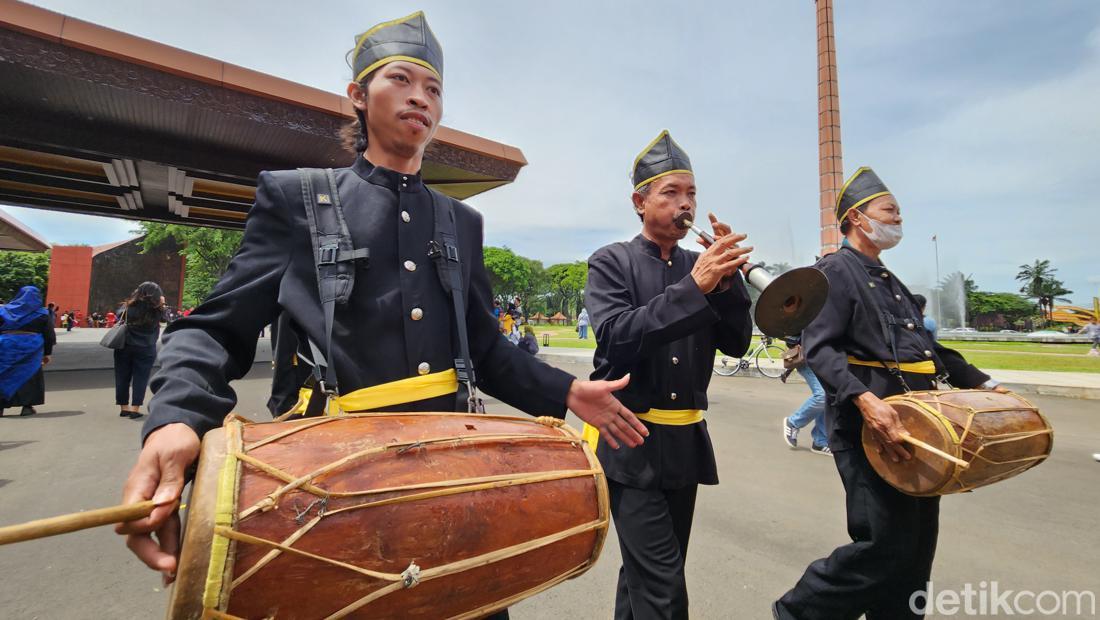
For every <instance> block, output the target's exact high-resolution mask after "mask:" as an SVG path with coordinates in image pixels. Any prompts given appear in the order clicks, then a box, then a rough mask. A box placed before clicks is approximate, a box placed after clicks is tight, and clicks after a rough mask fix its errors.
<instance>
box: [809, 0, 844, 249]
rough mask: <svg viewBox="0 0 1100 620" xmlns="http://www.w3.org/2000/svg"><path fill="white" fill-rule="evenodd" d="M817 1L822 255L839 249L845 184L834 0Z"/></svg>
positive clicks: (818, 130) (819, 218)
mask: <svg viewBox="0 0 1100 620" xmlns="http://www.w3.org/2000/svg"><path fill="white" fill-rule="evenodd" d="M816 3H817V135H818V140H817V142H818V174H819V175H820V188H821V202H820V204H819V205H818V207H819V213H818V216H819V217H818V220H819V223H820V226H821V255H822V256H824V255H826V254H829V253H831V252H834V251H836V250H837V249H839V248H840V240H841V236H840V229H839V227H838V226H837V225H836V215H835V208H836V197H837V193H838V192H839V191H840V188H841V186H842V185H844V164H843V161H842V159H841V152H840V91H839V89H838V86H837V71H836V38H835V37H834V35H833V0H816Z"/></svg>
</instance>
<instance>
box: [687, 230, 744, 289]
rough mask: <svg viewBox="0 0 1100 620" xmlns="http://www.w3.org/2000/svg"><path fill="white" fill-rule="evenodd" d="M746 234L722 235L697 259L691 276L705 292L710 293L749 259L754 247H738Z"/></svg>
mask: <svg viewBox="0 0 1100 620" xmlns="http://www.w3.org/2000/svg"><path fill="white" fill-rule="evenodd" d="M745 239H746V236H745V235H743V234H740V233H730V234H728V235H722V236H721V237H719V238H718V239H716V240H715V241H714V243H712V244H711V245H710V247H708V248H707V249H706V250H704V251H703V253H702V254H700V255H699V259H698V260H696V261H695V266H694V267H692V268H691V277H692V278H694V279H695V284H696V285H697V286H698V287H699V290H700V291H703V294H709V293H710V292H711V291H713V290H714V289H715V287H717V286H718V284H719V283H720V282H721V281H722V279H723V278H728V277H730V276H732V275H733V274H734V273H736V272H737V270H738V269H740V268H741V265H744V264H745V263H746V262H747V261H748V260H749V252H752V247H746V248H742V247H738V246H737V244H738V243H740V242H742V241H744V240H745Z"/></svg>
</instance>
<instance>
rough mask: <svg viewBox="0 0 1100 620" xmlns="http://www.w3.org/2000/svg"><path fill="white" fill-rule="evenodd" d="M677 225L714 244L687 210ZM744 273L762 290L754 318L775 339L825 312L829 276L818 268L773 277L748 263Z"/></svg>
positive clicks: (677, 218) (797, 328) (802, 326)
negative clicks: (823, 310) (822, 311)
mask: <svg viewBox="0 0 1100 620" xmlns="http://www.w3.org/2000/svg"><path fill="white" fill-rule="evenodd" d="M676 225H677V226H679V227H680V228H682V229H684V230H690V231H692V232H693V233H695V234H697V235H699V237H700V238H702V239H703V240H704V241H706V242H707V243H708V244H713V243H714V235H712V234H710V233H708V232H707V231H705V230H703V229H701V228H699V227H698V226H696V225H695V222H693V221H692V220H691V214H689V213H687V212H684V213H681V214H680V215H678V216H677V217H676ZM741 273H742V275H743V276H744V278H745V282H747V283H748V284H749V285H751V286H752V287H753V288H755V289H756V290H758V291H760V297H759V299H757V301H756V311H755V312H754V313H753V320H754V321H755V322H756V326H757V327H758V328H760V331H761V332H763V333H764V335H766V336H771V337H772V338H783V337H785V336H793V335H795V334H798V333H801V332H802V330H803V329H804V328H805V327H806V326H807V325H809V324H810V323H811V322H812V321H813V320H814V318H815V317H816V316H817V314H818V313H819V312H821V308H822V307H824V306H825V299H826V298H827V297H828V296H829V279H828V278H826V277H825V274H824V273H822V272H821V271H820V270H819V269H817V268H816V267H799V268H797V269H792V270H790V271H788V272H786V273H783V274H781V275H779V276H773V275H771V274H770V273H768V271H767V270H766V269H764V268H762V267H761V266H760V265H755V264H753V263H745V264H744V265H743V266H742V267H741Z"/></svg>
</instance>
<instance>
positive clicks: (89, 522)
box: [0, 500, 157, 545]
mask: <svg viewBox="0 0 1100 620" xmlns="http://www.w3.org/2000/svg"><path fill="white" fill-rule="evenodd" d="M156 507H157V504H156V503H155V502H154V501H153V500H146V501H144V502H138V503H136V504H121V505H118V506H111V507H110V508H98V509H96V510H88V511H85V512H74V513H72V514H67V515H61V516H59V517H50V518H48V519H38V520H37V521H28V522H26V523H20V524H19V525H9V526H7V527H0V545H8V544H11V543H17V542H23V541H25V540H34V539H36V538H45V537H47V536H56V535H58V534H68V533H69V532H75V531H77V530H86V529H88V528H92V527H99V526H101V525H110V524H112V523H124V522H126V521H135V520H137V519H143V518H145V517H148V516H149V514H150V513H152V512H153V509H155V508H156Z"/></svg>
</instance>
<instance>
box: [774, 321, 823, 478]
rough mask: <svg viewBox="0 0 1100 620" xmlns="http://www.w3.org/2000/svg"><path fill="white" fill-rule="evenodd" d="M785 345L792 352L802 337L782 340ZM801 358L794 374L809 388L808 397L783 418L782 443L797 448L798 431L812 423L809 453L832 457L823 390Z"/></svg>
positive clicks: (800, 342)
mask: <svg viewBox="0 0 1100 620" xmlns="http://www.w3.org/2000/svg"><path fill="white" fill-rule="evenodd" d="M784 340H785V342H786V343H787V349H788V350H793V349H794V347H801V346H802V336H801V335H799V336H796V337H793V338H786V339H784ZM798 357H801V358H802V359H801V363H796V364H795V367H794V369H795V372H797V373H798V374H799V375H800V376H801V377H802V378H803V379H804V380H805V381H806V385H807V386H809V388H810V397H809V398H807V399H806V400H805V402H803V403H802V405H801V406H799V408H798V409H797V410H795V412H794V413H792V414H791V415H790V417H787V418H783V441H784V442H785V443H786V444H787V446H789V447H791V448H797V447H798V431H799V430H800V429H802V428H803V427H804V426H806V425H807V424H809V423H810V422H813V423H814V427H813V430H811V431H810V435H811V437H812V438H813V443H812V444H811V445H810V452H813V453H814V454H822V455H824V456H832V455H833V451H832V450H830V449H829V433H828V431H827V430H826V429H825V388H823V387H821V382H820V381H818V380H817V375H815V374H814V371H813V370H811V369H810V365H809V364H807V363H806V358H805V356H798Z"/></svg>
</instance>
